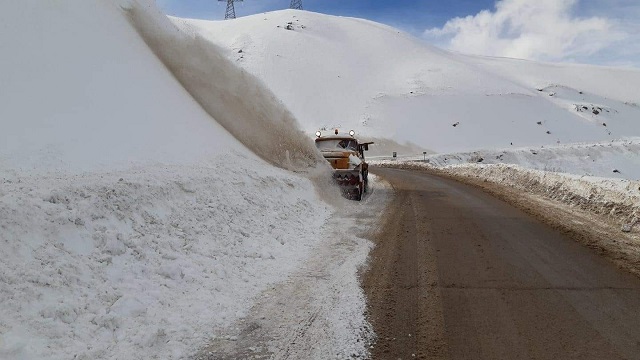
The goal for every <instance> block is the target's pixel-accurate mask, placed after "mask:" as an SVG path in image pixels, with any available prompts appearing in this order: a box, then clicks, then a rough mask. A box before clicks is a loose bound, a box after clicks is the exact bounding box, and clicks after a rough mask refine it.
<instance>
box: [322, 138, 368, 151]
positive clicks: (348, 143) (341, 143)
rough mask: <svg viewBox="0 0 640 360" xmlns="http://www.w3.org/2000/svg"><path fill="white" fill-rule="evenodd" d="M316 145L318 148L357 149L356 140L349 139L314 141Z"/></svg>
mask: <svg viewBox="0 0 640 360" xmlns="http://www.w3.org/2000/svg"><path fill="white" fill-rule="evenodd" d="M316 146H317V147H318V149H320V150H344V149H346V150H352V151H358V142H357V141H355V140H349V139H342V140H341V139H328V140H320V141H316Z"/></svg>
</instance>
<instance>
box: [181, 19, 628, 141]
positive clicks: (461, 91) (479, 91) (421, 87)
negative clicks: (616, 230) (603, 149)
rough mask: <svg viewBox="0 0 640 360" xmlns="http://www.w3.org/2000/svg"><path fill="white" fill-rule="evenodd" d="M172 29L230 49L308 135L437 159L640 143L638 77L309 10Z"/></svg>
mask: <svg viewBox="0 0 640 360" xmlns="http://www.w3.org/2000/svg"><path fill="white" fill-rule="evenodd" d="M173 21H174V22H175V23H176V24H178V25H179V26H180V27H182V28H184V29H188V30H189V31H193V32H196V33H199V34H201V35H202V36H203V37H205V38H206V39H210V40H211V41H213V42H215V43H217V44H219V45H221V46H223V47H225V48H227V56H228V57H229V58H230V59H232V60H234V61H236V62H237V63H238V64H240V65H241V66H243V67H244V68H245V69H247V70H248V71H249V72H251V73H253V74H256V75H257V76H258V77H259V78H261V79H263V80H264V81H265V83H267V84H268V85H269V87H270V88H271V89H272V90H273V91H274V92H275V93H276V94H277V95H278V96H279V97H280V98H281V99H282V100H283V102H284V103H285V104H286V105H287V106H288V107H289V108H290V109H291V110H292V112H293V113H294V114H295V115H296V117H297V118H298V119H299V120H300V122H301V123H302V125H303V127H304V129H305V130H306V131H308V132H310V133H312V132H314V131H315V130H316V129H318V128H328V129H330V128H333V127H342V128H354V129H355V130H356V131H357V132H359V133H361V134H364V135H367V136H371V137H378V138H385V137H386V138H391V139H394V140H396V141H398V142H400V143H403V142H405V141H410V142H412V143H415V144H417V145H419V146H421V147H423V148H426V149H431V150H434V151H438V152H453V151H468V150H475V149H479V148H495V147H504V146H512V145H511V144H513V146H535V145H551V144H558V143H560V144H566V143H573V142H590V141H603V140H612V139H617V138H621V137H625V136H638V135H640V121H638V119H640V108H639V107H638V106H637V105H636V104H637V103H639V102H640V95H638V94H640V70H636V69H618V68H603V67H595V66H585V65H571V64H543V63H535V62H529V61H518V60H512V59H496V58H482V57H477V56H466V55H462V54H457V53H450V52H446V51H443V50H439V49H436V48H434V47H431V46H429V45H426V44H425V43H424V42H422V41H420V40H418V39H415V38H413V37H411V36H409V35H408V34H405V33H402V32H400V31H398V30H396V29H394V28H391V27H388V26H384V25H381V24H377V23H373V22H370V21H365V20H360V19H352V18H342V17H334V16H327V15H322V14H316V13H311V12H304V11H291V10H286V11H278V12H270V13H265V14H258V15H253V16H248V17H243V18H239V19H236V20H234V21H213V22H212V21H200V20H189V19H173ZM287 27H288V28H289V29H290V30H289V29H287ZM539 90H541V91H539ZM582 106H586V107H588V108H589V112H588V113H586V112H583V111H577V109H582ZM594 108H603V109H607V111H608V112H606V111H605V112H603V111H600V113H599V114H598V115H595V114H593V112H592V109H594ZM538 122H541V123H542V125H543V126H540V125H539V124H538ZM603 123H606V125H607V126H606V128H605V126H604V125H603ZM454 125H455V126H454Z"/></svg>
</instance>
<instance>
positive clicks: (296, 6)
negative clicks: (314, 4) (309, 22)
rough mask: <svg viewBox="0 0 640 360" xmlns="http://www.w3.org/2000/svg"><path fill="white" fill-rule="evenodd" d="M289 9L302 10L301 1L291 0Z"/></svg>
mask: <svg viewBox="0 0 640 360" xmlns="http://www.w3.org/2000/svg"><path fill="white" fill-rule="evenodd" d="M289 8H290V9H296V10H302V0H291V5H290V6H289Z"/></svg>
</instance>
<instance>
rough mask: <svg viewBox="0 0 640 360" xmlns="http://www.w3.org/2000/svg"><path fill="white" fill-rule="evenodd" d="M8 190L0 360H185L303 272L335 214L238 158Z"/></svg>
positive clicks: (37, 180)
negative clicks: (274, 287)
mask: <svg viewBox="0 0 640 360" xmlns="http://www.w3.org/2000/svg"><path fill="white" fill-rule="evenodd" d="M229 160H232V161H229ZM238 163H240V164H247V165H251V164H252V165H254V166H253V167H252V166H242V167H238V166H237V165H236V164H238ZM1 181H2V186H1V187H0V229H2V231H0V249H1V252H2V254H1V257H2V261H0V280H1V281H0V303H2V307H0V358H3V359H38V358H41V359H44V358H46V359H68V358H77V359H106V358H110V359H124V358H127V359H133V358H138V359H140V358H146V359H150V358H162V359H177V358H183V357H185V356H187V355H189V354H190V353H193V352H195V351H196V350H197V348H198V346H201V345H202V344H204V343H205V342H206V341H207V340H209V339H210V338H211V337H212V336H213V333H214V331H215V330H216V329H219V328H221V327H224V326H228V325H230V324H231V323H232V322H233V321H235V320H236V319H237V318H239V317H241V316H244V315H245V314H246V312H247V311H248V309H249V308H250V307H251V305H252V301H251V299H252V298H253V297H254V296H256V295H258V294H259V293H260V292H261V291H263V290H264V289H266V288H267V287H268V286H269V284H272V283H276V282H279V281H282V280H284V279H285V278H286V276H287V275H288V274H289V273H290V272H291V271H293V270H294V269H296V268H297V267H299V266H300V264H301V261H302V260H303V259H304V258H306V257H307V256H308V252H309V250H310V249H311V248H312V247H313V246H314V245H315V244H316V243H317V242H318V241H319V239H321V238H322V227H323V225H324V223H325V221H326V220H327V218H328V216H329V215H330V214H331V211H330V209H329V208H328V207H325V206H322V205H318V204H319V203H321V201H320V199H318V198H317V196H316V195H315V194H314V192H313V191H312V188H313V187H312V185H311V184H310V182H309V180H306V179H302V178H300V177H297V176H293V175H290V174H288V173H286V172H284V171H281V170H276V169H269V168H267V167H264V166H262V165H261V161H259V160H249V161H248V159H247V158H246V157H242V156H235V157H233V158H232V159H224V160H221V161H218V162H216V163H211V164H208V165H206V166H194V165H190V166H158V167H145V168H140V169H136V170H129V171H120V172H112V173H108V174H95V175H94V174H83V175H73V176H8V177H7V176H4V177H3V178H2V179H1Z"/></svg>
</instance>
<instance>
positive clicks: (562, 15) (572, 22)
mask: <svg viewBox="0 0 640 360" xmlns="http://www.w3.org/2000/svg"><path fill="white" fill-rule="evenodd" d="M577 4H578V0H499V1H497V2H496V5H495V9H494V10H493V11H489V10H483V11H481V12H479V13H478V14H476V15H474V16H467V17H465V18H454V19H451V20H449V21H448V22H447V23H446V24H445V25H444V26H443V27H442V28H434V29H429V30H426V31H425V33H424V36H425V37H426V38H427V39H429V40H432V41H435V42H436V43H438V44H439V45H441V46H444V47H446V48H449V49H451V50H455V51H460V52H464V53H472V54H480V55H491V56H506V57H514V58H522V59H532V60H549V61H580V62H598V63H614V62H618V63H620V62H627V63H635V64H638V59H637V56H638V53H637V52H636V53H635V54H627V55H626V56H629V55H631V56H632V57H633V59H628V58H623V59H620V58H616V56H625V55H623V53H624V51H625V50H624V49H623V48H622V46H623V44H622V41H623V40H632V43H634V44H636V45H637V44H638V39H637V35H636V36H635V37H634V38H633V39H630V37H631V36H630V35H629V33H628V32H627V31H625V30H624V27H623V26H622V22H619V21H617V20H615V19H612V18H608V17H604V16H591V17H577V16H575V15H574V14H573V11H574V10H575V8H576V5H577Z"/></svg>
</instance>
